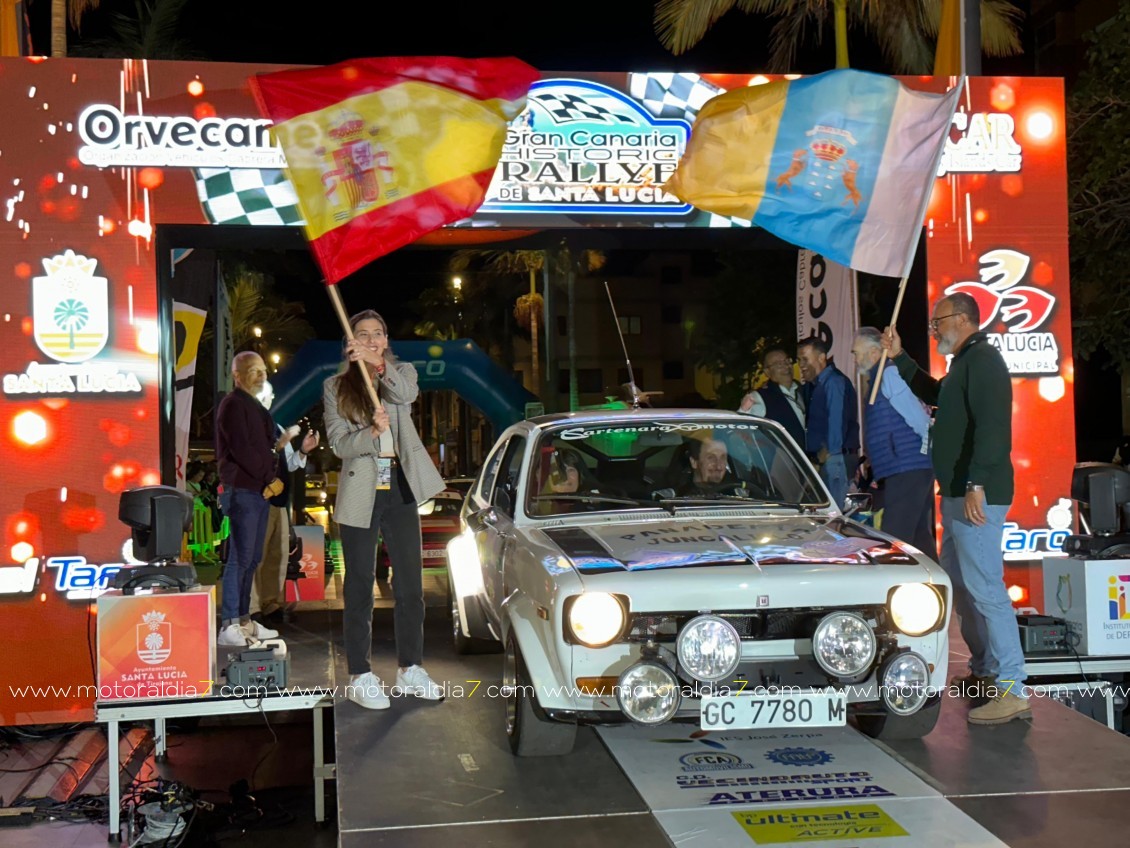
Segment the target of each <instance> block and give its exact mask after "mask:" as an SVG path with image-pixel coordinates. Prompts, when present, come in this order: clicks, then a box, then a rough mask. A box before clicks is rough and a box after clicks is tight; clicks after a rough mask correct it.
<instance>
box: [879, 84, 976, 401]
mask: <svg viewBox="0 0 1130 848" xmlns="http://www.w3.org/2000/svg"><path fill="white" fill-rule="evenodd" d="M964 87H965V74H964V73H962V74H961V76H959V77H958V79H957V84H956V85H955V86H954V88H952V89H950V91H955V90H956V92H957V94H956V96H955V97H954V101H953V105H954V109H956V108H957V101H958V99H959V98H960V97H961V89H962V88H964ZM952 124H953V113H952V112H951V113H950V123H948V124H946V135H945V137H943V138H942V143H941V144H939V145H938V152H937V153H935V154H934V167H933V168H932V169H931V170H930V174H931V178H930V179H931V182H930V185H929V186H928V187H927V189H926V191H924V192H923V193H922V201H921V202H920V203H919V206H918V218H917V219H916V220H917V221H918V225H919V227H921V226H922V224H923V223H925V218H926V209H927V208H928V207H929V206H930V195H931V194H933V192H934V182H936V180H937V174H938V165H939V164H940V163H941V161H942V153H943V152H944V151H945V149H946V138H948V137H949V128H950V126H951V125H952ZM917 253H918V240H917V239H915V241H914V244H912V245H911V248H910V252H909V253H908V254H907V257H906V265H904V266H903V269H902V279H901V280H899V293H898V297H897V298H896V299H895V308H894V311H893V312H892V313H891V323H890V325H889V326H890V328H891V330H892V331H893V330H894V328H895V323H896V322H897V321H898V317H899V310H900V309H902V296H903V295H904V294H905V293H906V281H907V280H908V279H909V278H910V269H911V268H912V267H913V266H914V256H915V254H917ZM888 358H889V357H888V355H887V349H886V348H883V355H882V356H881V357H880V358H879V370H878V371H877V372H876V373H875V383H874V385H872V386H871V398H870V399H869V400H868V401H867V404H868V406H871V405H873V404H874V403H875V398H877V397H878V396H879V384H880V383H881V382H882V381H883V368H884V367H886V364H887V359H888Z"/></svg>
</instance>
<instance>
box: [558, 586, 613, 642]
mask: <svg viewBox="0 0 1130 848" xmlns="http://www.w3.org/2000/svg"><path fill="white" fill-rule="evenodd" d="M565 620H566V621H567V622H568V624H569V629H570V630H571V631H572V633H573V636H574V637H575V638H576V639H577V641H578V642H580V643H581V644H582V645H587V646H588V647H590V648H602V647H604V646H605V645H607V644H609V643H611V642H612V641H614V640H615V639H616V637H618V636H619V635H620V634H621V633H623V632H624V625H625V624H626V623H627V621H628V614H627V611H626V610H625V609H624V605H623V604H622V603H621V602H620V600H619V599H618V598H617V597H616V596H615V595H609V594H608V593H607V592H585V593H584V594H581V595H575V596H574V597H573V598H572V603H570V604H569V608H568V610H567V611H566V613H565Z"/></svg>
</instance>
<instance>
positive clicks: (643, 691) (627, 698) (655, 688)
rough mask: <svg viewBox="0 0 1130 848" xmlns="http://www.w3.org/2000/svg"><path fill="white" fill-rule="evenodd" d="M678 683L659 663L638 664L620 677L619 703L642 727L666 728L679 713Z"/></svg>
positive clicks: (623, 710)
mask: <svg viewBox="0 0 1130 848" xmlns="http://www.w3.org/2000/svg"><path fill="white" fill-rule="evenodd" d="M679 700H680V692H679V679H678V678H677V677H675V674H674V672H672V671H671V669H669V668H668V667H667V666H665V665H663V664H662V663H657V662H641V663H636V664H635V665H633V666H631V667H630V668H628V669H626V670H625V671H624V673H623V674H621V675H620V680H619V682H618V683H617V686H616V701H617V703H619V705H620V709H621V711H622V712H623V713H624V715H626V716H627V717H628V718H630V719H631V720H632V721H635V722H639V723H640V724H663V722H665V721H669V720H670V718H671V717H672V716H673V715H675V713H676V712H678V709H679Z"/></svg>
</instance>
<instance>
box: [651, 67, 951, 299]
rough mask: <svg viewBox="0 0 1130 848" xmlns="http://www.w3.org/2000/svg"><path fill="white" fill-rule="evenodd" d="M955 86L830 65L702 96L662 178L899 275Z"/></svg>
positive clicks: (847, 259)
mask: <svg viewBox="0 0 1130 848" xmlns="http://www.w3.org/2000/svg"><path fill="white" fill-rule="evenodd" d="M960 88H961V87H960V86H957V87H955V88H954V89H952V90H951V91H949V92H948V93H946V94H944V95H939V94H927V93H924V92H920V91H912V90H910V89H908V88H906V87H905V86H903V85H902V84H901V83H899V82H898V81H897V80H895V79H892V78H890V77H886V76H881V75H879V74H870V73H865V72H863V71H854V70H837V71H829V72H828V73H824V74H820V75H818V76H814V77H806V78H804V79H797V80H792V81H787V80H782V81H780V82H771V83H767V84H765V85H759V86H751V87H748V88H742V89H735V90H733V91H728V92H726V93H724V94H720V95H718V96H717V97H715V98H713V99H711V100H709V101H707V103H706V104H705V105H704V106H703V107H702V109H701V110H700V111H699V113H698V118H697V119H696V121H695V124H694V128H693V130H692V132H691V138H690V141H689V142H688V143H687V149H686V152H685V153H684V155H683V158H682V160H681V161H680V162H679V167H678V169H677V170H676V172H675V174H674V175H673V176H672V177H671V179H670V180H669V181H668V182H667V184H666V186H665V188H666V189H667V190H668V191H670V192H671V193H672V194H674V195H676V196H677V197H679V198H681V199H682V200H684V201H686V202H687V203H690V204H693V205H694V206H696V207H698V208H699V209H703V210H705V211H707V212H714V213H716V214H719V215H729V216H732V217H736V218H747V219H749V220H751V221H752V222H753V223H754V224H755V225H757V226H759V227H762V228H764V229H766V230H768V231H769V232H771V233H773V234H774V235H776V236H779V237H780V238H782V239H785V240H786V241H789V242H792V243H793V244H796V245H799V246H801V247H804V248H807V249H809V250H813V251H816V252H818V253H822V254H824V256H826V257H827V258H828V259H831V260H833V261H835V262H839V263H840V264H841V265H847V266H849V267H851V268H855V269H856V270H859V271H867V272H869V273H872V274H883V275H886V276H891V277H899V276H904V275H905V274H906V272H907V271H908V270H909V268H910V264H911V262H912V261H913V259H914V249H915V247H916V245H917V243H918V234H919V231H920V229H921V227H922V219H923V214H924V210H925V202H926V200H927V199H928V197H929V194H928V193H929V191H930V189H931V187H932V186H933V183H934V177H935V173H936V172H937V168H938V160H939V157H940V156H941V151H942V147H943V145H944V143H945V139H946V135H947V132H948V130H949V125H950V121H951V120H952V119H953V110H954V107H955V105H956V103H957V98H958V95H959V94H960Z"/></svg>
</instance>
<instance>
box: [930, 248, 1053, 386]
mask: <svg viewBox="0 0 1130 848" xmlns="http://www.w3.org/2000/svg"><path fill="white" fill-rule="evenodd" d="M979 261H980V265H981V269H980V273H981V282H972V281H965V282H959V283H954V284H953V285H951V286H949V287H948V288H947V289H946V294H947V295H951V294H958V293H960V294H967V295H969V296H970V297H972V298H973V299H974V300H975V301H977V306H978V308H979V310H980V313H981V329H982V330H984V329H986V328H987V327H989V326H991V325H992V324H993V322H995V321H997V320H1000V321H1001V322H1002V323H1004V324H1005V326H1006V328H1007V330H1006V332H1003V333H989V334H988V337H989V342H990V343H991V344H992V345H993V346H994V347H996V348H997V349H998V350H999V351H1000V352H1001V355H1002V356H1004V360H1005V362H1006V363H1008V372H1009V373H1010V374H1058V373H1059V344H1058V343H1057V342H1056V338H1055V334H1053V333H1050V332H1047V331H1041V330H1040V328H1041V327H1043V326H1044V325H1045V324H1047V322H1048V319H1050V318H1051V316H1052V313H1053V312H1054V310H1055V303H1056V299H1055V296H1054V295H1051V294H1048V293H1047V292H1046V291H1044V290H1043V289H1038V288H1035V287H1034V286H1028V285H1021V283H1023V282H1024V280H1025V277H1026V275H1027V274H1028V266H1029V265H1030V264H1031V261H1032V260H1031V257H1029V256H1028V255H1027V254H1026V253H1020V252H1019V251H1016V250H1009V249H1004V248H1002V249H998V250H990V251H989V252H988V253H983V254H981V257H980V260H979Z"/></svg>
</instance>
